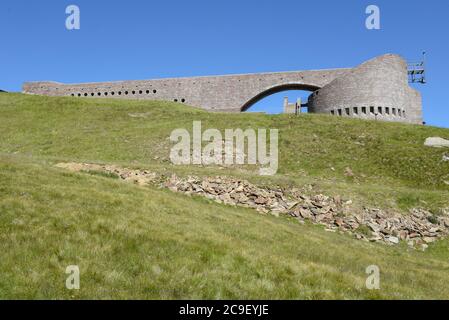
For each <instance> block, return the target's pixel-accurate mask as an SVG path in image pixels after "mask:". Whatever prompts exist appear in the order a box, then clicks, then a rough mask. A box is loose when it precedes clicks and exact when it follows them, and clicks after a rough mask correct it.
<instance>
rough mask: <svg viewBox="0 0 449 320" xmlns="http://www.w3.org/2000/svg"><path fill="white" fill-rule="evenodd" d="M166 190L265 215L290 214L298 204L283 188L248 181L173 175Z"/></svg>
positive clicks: (166, 184) (167, 183)
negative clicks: (264, 186)
mask: <svg viewBox="0 0 449 320" xmlns="http://www.w3.org/2000/svg"><path fill="white" fill-rule="evenodd" d="M165 186H166V187H167V188H169V189H170V190H172V191H174V192H182V193H186V194H198V195H202V196H204V197H207V198H209V199H213V200H215V201H216V202H218V203H223V204H227V205H234V206H235V205H238V206H242V207H246V208H253V209H255V210H257V211H259V212H261V213H271V214H274V215H279V214H280V213H287V212H288V210H289V209H290V208H292V207H293V206H294V205H295V204H296V203H297V202H295V201H293V200H289V199H288V198H287V197H286V196H285V194H284V192H283V191H282V189H280V188H261V187H258V186H255V185H253V184H251V183H249V182H248V181H245V180H238V179H232V178H228V177H214V178H212V177H206V178H203V179H201V178H198V177H188V178H186V179H182V178H178V177H177V176H176V175H172V176H171V178H170V179H168V180H167V182H166V183H165Z"/></svg>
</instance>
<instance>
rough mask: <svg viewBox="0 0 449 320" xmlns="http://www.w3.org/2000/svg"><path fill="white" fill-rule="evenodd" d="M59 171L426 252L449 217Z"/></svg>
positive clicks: (278, 192)
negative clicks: (156, 189)
mask: <svg viewBox="0 0 449 320" xmlns="http://www.w3.org/2000/svg"><path fill="white" fill-rule="evenodd" d="M57 166H58V167H60V168H65V169H69V170H71V171H85V172H92V171H100V172H105V173H108V174H114V175H116V176H117V177H119V178H120V179H122V180H125V181H128V182H133V183H136V184H139V185H149V184H153V185H154V184H158V185H159V186H160V187H163V188H168V189H170V190H172V191H174V192H181V193H184V194H188V195H193V194H195V195H199V196H204V197H207V198H209V199H212V200H214V201H216V202H218V203H222V204H226V205H232V206H242V207H246V208H252V209H255V210H257V211H258V212H260V213H269V214H273V215H275V216H279V215H281V214H282V215H288V216H290V217H294V218H295V219H297V220H299V221H300V222H301V223H304V221H310V222H312V223H315V224H321V225H323V226H325V228H326V230H327V231H332V232H337V231H340V232H346V233H350V234H352V235H354V237H355V238H357V239H359V240H364V241H372V242H383V243H387V244H392V245H393V244H398V243H400V241H405V242H407V244H408V245H409V246H411V247H416V246H421V247H422V248H423V249H425V248H426V247H427V245H428V244H429V243H432V242H435V241H437V240H438V239H440V238H442V237H445V236H447V235H448V233H449V212H444V213H443V215H442V216H439V217H435V216H434V215H432V214H431V213H430V212H428V211H426V210H423V209H412V210H411V212H410V214H409V215H402V214H398V213H392V212H388V213H387V212H385V211H382V210H380V209H374V208H364V209H363V210H356V209H355V208H351V204H352V202H351V200H347V201H343V200H342V199H341V198H340V197H338V196H337V197H329V196H326V195H322V194H318V195H314V196H307V195H305V194H304V193H303V192H301V191H300V190H298V189H296V188H294V189H289V190H286V189H282V188H280V187H262V186H256V185H254V184H252V183H250V182H248V181H246V180H241V179H235V178H230V177H205V178H199V177H194V176H189V177H186V178H181V177H177V176H176V175H172V176H171V177H164V176H163V175H159V174H157V173H154V172H150V171H147V170H133V169H127V168H120V167H118V166H114V165H97V164H79V163H61V164H58V165H57Z"/></svg>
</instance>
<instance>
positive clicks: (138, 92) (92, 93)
mask: <svg viewBox="0 0 449 320" xmlns="http://www.w3.org/2000/svg"><path fill="white" fill-rule="evenodd" d="M150 92H151V91H150V90H145V91H143V90H138V91H136V90H132V91H128V90H125V91H123V92H122V91H117V93H116V92H115V91H111V92H103V93H102V92H97V93H94V92H91V93H87V92H85V93H72V94H70V95H71V96H72V97H75V96H78V97H82V96H84V97H88V96H89V95H90V96H92V97H95V95H97V96H99V97H101V96H105V97H107V96H108V95H110V96H115V95H119V96H121V95H122V94H123V95H125V96H127V95H129V94H132V95H136V94H144V93H146V94H150ZM153 93H157V90H153ZM173 101H174V102H178V101H179V100H178V99H173ZM181 102H182V103H184V102H186V99H184V98H182V99H181Z"/></svg>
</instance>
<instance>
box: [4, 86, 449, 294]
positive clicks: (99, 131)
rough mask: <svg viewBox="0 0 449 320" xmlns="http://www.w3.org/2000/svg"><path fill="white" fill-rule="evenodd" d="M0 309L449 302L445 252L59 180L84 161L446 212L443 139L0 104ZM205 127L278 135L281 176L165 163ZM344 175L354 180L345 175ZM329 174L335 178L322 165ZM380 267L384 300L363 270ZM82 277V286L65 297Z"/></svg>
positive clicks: (280, 120) (152, 112)
mask: <svg viewBox="0 0 449 320" xmlns="http://www.w3.org/2000/svg"><path fill="white" fill-rule="evenodd" d="M0 119H1V121H0V137H1V140H0V250H1V252H2V256H1V259H0V298H267V299H269V298H291V299H295V298H307V299H311V298H449V289H448V287H447V286H446V283H447V281H448V280H449V260H448V258H449V252H448V244H449V241H448V240H445V241H441V242H439V243H437V244H434V245H432V246H430V248H429V250H428V251H426V252H419V251H410V250H408V249H407V248H405V247H404V246H400V247H387V246H384V245H381V244H370V243H364V242H360V241H355V240H353V239H352V238H351V237H349V236H346V235H340V234H333V233H327V232H325V231H324V230H323V229H322V228H321V227H319V226H312V225H307V224H306V225H299V224H298V223H296V222H295V221H290V220H289V219H285V218H274V217H268V216H263V215H259V214H257V213H255V212H254V211H252V210H249V209H243V208H233V207H228V206H223V205H218V204H216V203H213V202H210V201H208V200H205V199H202V198H196V197H193V198H190V197H187V196H183V195H179V194H174V193H171V192H169V191H166V190H159V189H155V188H139V187H137V186H133V185H128V184H126V183H123V182H121V181H118V180H117V179H112V178H108V177H102V176H98V175H88V174H82V173H79V174H77V173H68V172H65V171H63V170H60V169H57V168H54V166H53V164H54V163H55V162H57V161H64V160H67V161H89V162H107V163H117V164H122V165H127V166H134V167H148V168H152V169H157V170H161V171H164V170H165V171H168V172H172V171H173V172H177V173H179V174H186V173H191V172H194V173H196V174H200V175H202V174H204V175H209V174H217V172H219V173H222V174H229V175H234V176H241V177H245V178H248V179H250V180H252V181H255V182H260V183H278V184H285V185H297V186H302V185H304V184H311V183H312V184H313V190H312V192H317V191H325V192H328V193H339V194H342V195H343V196H345V197H349V198H352V199H355V201H358V202H359V203H360V204H363V205H364V204H369V205H379V206H385V207H391V208H395V209H397V210H401V209H406V208H407V207H410V206H415V205H423V206H427V207H431V208H433V209H434V210H435V211H438V210H439V209H440V208H443V207H447V206H448V205H449V203H448V198H449V197H448V195H449V188H448V186H447V185H445V184H444V181H445V180H446V179H448V177H449V176H448V175H449V168H448V165H449V164H448V163H447V162H446V163H444V162H442V161H441V157H442V153H443V152H444V150H441V149H430V148H424V147H423V146H422V144H423V141H424V139H425V138H426V137H428V136H441V137H446V138H449V130H447V129H441V128H432V127H421V126H409V125H401V124H390V123H381V122H368V121H359V120H354V119H335V118H331V117H328V116H319V115H313V116H311V115H304V116H302V117H299V118H295V117H292V116H288V115H277V116H264V115H259V114H241V115H232V114H230V115H228V114H226V115H225V114H210V113H206V112H203V111H200V110H197V109H192V108H186V107H184V106H182V105H178V104H172V103H163V102H148V101H118V100H101V99H98V100H95V99H92V100H90V99H89V100H85V99H72V98H48V97H39V96H25V95H21V94H4V95H1V96H0ZM193 120H202V121H203V126H204V127H205V128H207V127H216V128H219V129H224V128H237V127H240V128H242V129H244V128H248V127H256V128H257V127H265V128H278V129H280V167H279V174H278V175H276V176H274V177H271V178H266V177H264V178H262V177H259V176H257V175H256V172H257V171H255V170H254V168H252V167H246V166H243V167H238V168H221V169H220V170H219V171H217V169H218V168H210V167H200V166H195V167H193V166H192V167H174V166H172V165H170V164H169V162H168V161H167V157H168V151H169V148H170V144H169V141H168V139H167V137H168V136H169V134H170V132H171V130H173V129H175V128H184V127H185V128H191V126H192V121H193ZM346 167H350V168H351V169H352V170H353V172H354V174H355V176H354V177H347V176H345V175H344V170H345V168H346ZM332 168H333V169H332ZM372 264H375V265H378V266H379V267H380V269H381V290H379V291H370V290H367V289H365V285H364V284H365V279H366V277H367V275H366V274H365V269H366V267H367V266H369V265H372ZM68 265H79V266H80V270H81V290H79V291H69V290H67V289H66V288H65V279H66V277H67V275H66V274H65V268H66V267H67V266H68Z"/></svg>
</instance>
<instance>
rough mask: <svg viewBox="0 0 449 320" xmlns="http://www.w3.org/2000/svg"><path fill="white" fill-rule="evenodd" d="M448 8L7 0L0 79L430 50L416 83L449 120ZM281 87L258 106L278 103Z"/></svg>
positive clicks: (430, 116)
mask: <svg viewBox="0 0 449 320" xmlns="http://www.w3.org/2000/svg"><path fill="white" fill-rule="evenodd" d="M69 4H76V5H78V6H79V7H80V10H81V29H80V30H76V31H68V30H66V28H65V19H66V16H67V15H66V14H65V8H66V7H67V6H68V5H69ZM369 4H375V5H378V6H379V7H380V10H381V30H367V29H366V28H365V19H366V16H367V15H366V14H365V8H366V7H367V6H368V5H369ZM448 17H449V1H447V0H428V1H413V0H394V1H391V0H372V1H365V0H341V1H336V0H328V1H322V0H315V1H302V0H290V1H287V0H276V1H275V0H271V1H263V0H257V1H256V0H247V1H245V0H238V1H235V0H226V1H224V0H223V1H212V0H208V1H203V0H201V1H199V0H198V1H197V0H189V1H181V0H178V1H173V0H163V1H151V0H147V1H144V0H141V1H139V0H127V1H120V0H117V1H106V0H95V1H93V0H72V1H65V0H54V1H50V0H42V1H29V0H26V1H25V0H14V1H12V0H3V1H2V5H1V9H0V30H1V40H0V66H1V67H0V89H3V90H8V91H19V90H20V89H21V84H22V83H23V82H24V81H35V80H54V81H60V82H68V83H70V82H92V81H108V80H127V79H150V78H161V77H175V76H194V75H213V74H227V73H251V72H262V71H290V70H302V69H320V68H335V67H351V66H355V65H358V64H359V63H361V62H364V61H365V60H368V59H370V58H372V57H375V56H377V55H381V54H384V53H398V54H401V55H403V56H404V57H405V58H407V59H408V60H416V59H419V58H420V55H421V51H422V50H426V51H427V53H428V64H427V70H428V74H427V78H428V84H427V85H425V86H422V85H419V86H416V87H417V88H418V89H419V90H420V91H421V92H422V94H423V102H424V115H425V121H426V122H427V123H428V124H431V125H437V126H444V127H449V98H448V95H449V87H448V80H449V41H448V38H449V37H448V33H449V27H448V23H449V18H448ZM283 95H285V94H283V93H281V94H280V95H277V96H274V97H271V98H267V99H266V100H264V101H262V102H260V103H259V104H258V105H257V106H255V107H254V108H253V109H254V110H258V109H260V110H266V111H268V112H274V111H276V110H278V109H279V108H280V107H281V105H282V99H281V98H282V96H283ZM289 96H290V98H291V99H292V100H293V99H294V98H295V96H294V94H293V93H289Z"/></svg>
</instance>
